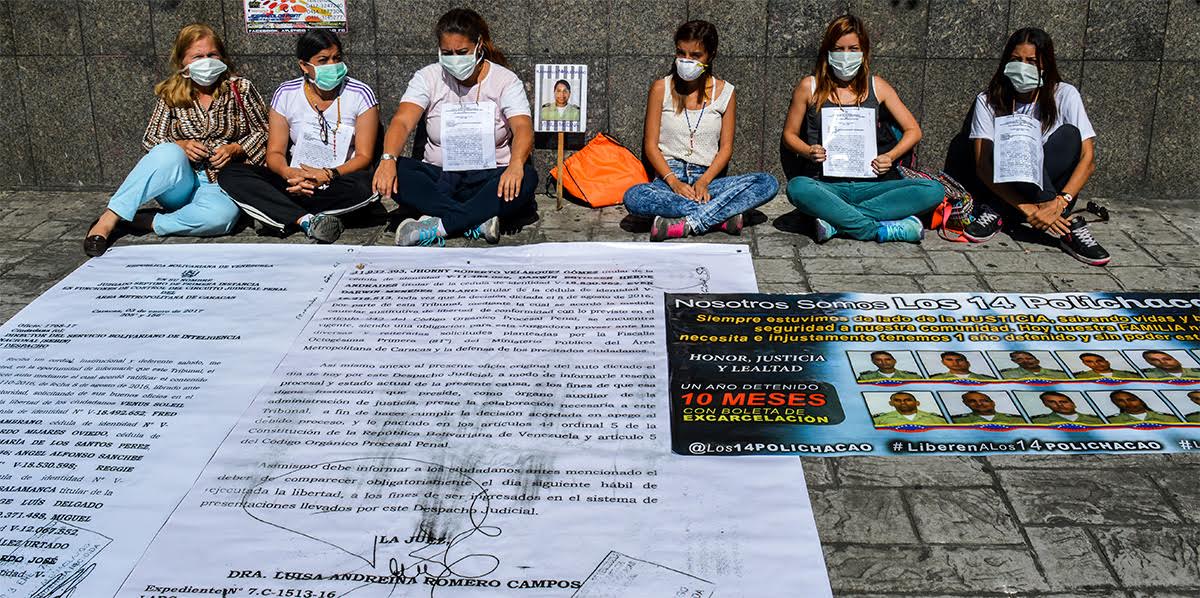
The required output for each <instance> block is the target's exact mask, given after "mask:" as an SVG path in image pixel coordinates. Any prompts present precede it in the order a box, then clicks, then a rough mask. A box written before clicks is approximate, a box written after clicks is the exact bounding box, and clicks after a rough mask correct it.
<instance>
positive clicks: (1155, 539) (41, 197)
mask: <svg viewBox="0 0 1200 598" xmlns="http://www.w3.org/2000/svg"><path fill="white" fill-rule="evenodd" d="M106 199H107V196H106V195H105V194H103V193H96V192H25V191H21V192H3V191H0V322H2V321H4V320H7V319H8V318H10V317H12V315H13V314H15V313H16V312H17V311H18V310H20V308H21V307H22V306H24V305H25V304H27V303H29V302H30V301H32V300H33V299H34V298H35V297H37V296H38V295H39V294H40V293H41V292H42V291H44V290H46V289H47V288H49V287H50V286H52V285H54V284H55V283H56V282H57V281H58V280H60V279H61V278H62V277H64V276H66V275H67V274H68V273H70V272H71V271H72V270H74V269H75V268H76V267H77V266H79V265H80V264H81V263H83V262H84V260H85V259H86V258H85V256H84V255H83V251H82V249H81V240H82V238H83V235H84V233H85V231H86V230H87V228H88V225H89V223H90V222H91V220H92V218H94V217H95V216H96V215H98V214H99V213H100V211H101V210H102V209H103V205H104V202H105V201H106ZM539 203H540V205H541V206H542V211H541V215H542V218H541V220H540V221H539V222H537V223H535V224H533V225H530V226H527V227H525V228H524V229H523V230H522V231H521V232H520V233H518V234H516V235H512V236H508V237H505V238H504V240H503V241H502V243H504V244H518V243H540V242H550V241H582V240H589V241H644V240H646V227H647V225H646V223H641V222H635V221H634V219H632V218H630V217H628V215H627V213H626V212H625V210H624V209H623V208H621V207H612V208H605V209H602V210H591V209H587V208H584V207H580V206H577V205H572V204H568V205H567V207H566V208H565V209H564V210H562V211H561V212H559V211H555V210H554V202H553V200H552V199H550V198H545V197H541V198H539ZM1105 203H1106V204H1107V205H1108V207H1109V208H1110V209H1112V211H1113V216H1112V220H1111V221H1110V222H1107V223H1097V224H1095V225H1093V231H1094V232H1095V234H1096V237H1097V238H1098V239H1099V240H1100V241H1101V243H1103V244H1104V246H1105V247H1106V248H1108V250H1109V251H1110V252H1111V253H1112V254H1113V264H1112V265H1111V266H1110V267H1108V268H1094V267H1089V266H1084V265H1082V264H1080V263H1078V262H1076V261H1075V260H1072V259H1070V258H1069V257H1067V256H1066V255H1064V254H1063V253H1062V252H1061V251H1059V250H1058V248H1057V247H1053V246H1045V245H1042V244H1039V243H1038V242H1037V240H1036V239H1032V238H1020V239H1014V238H1012V237H1009V236H1007V235H1001V236H999V237H997V238H995V239H993V240H992V241H991V242H989V243H987V244H984V245H967V244H958V243H949V242H945V241H942V240H940V239H937V238H936V237H934V238H927V239H926V240H925V241H924V242H923V243H922V244H921V245H919V246H918V245H908V244H902V243H893V244H888V245H878V244H874V243H862V242H854V241H844V240H834V241H832V242H830V243H828V244H825V245H816V244H814V243H813V242H812V240H811V239H810V238H809V237H808V236H806V235H802V234H797V233H796V232H795V231H796V230H797V228H798V227H799V226H800V223H799V219H798V218H797V216H796V214H794V213H793V212H792V209H791V206H790V205H789V204H788V203H787V201H786V200H785V199H784V198H782V197H780V198H776V199H775V201H773V202H771V203H769V204H768V205H766V206H764V207H763V208H761V210H760V213H759V214H757V215H756V217H755V218H754V219H753V220H752V222H754V223H755V224H754V225H753V226H751V227H749V228H748V229H747V230H746V231H744V232H743V234H742V236H741V237H731V236H728V235H725V234H723V233H716V234H710V235H707V236H704V237H701V238H698V239H689V240H686V241H683V242H717V243H746V244H749V245H750V246H751V247H752V249H753V253H754V263H755V271H756V272H757V275H758V281H759V287H760V289H761V290H763V291H764V292H781V293H803V292H810V291H817V292H840V291H859V292H885V293H886V292H921V291H996V292H1056V291H1111V290H1126V291H1191V292H1195V291H1198V290H1200V250H1198V249H1197V242H1200V216H1197V215H1196V213H1195V211H1194V209H1192V208H1191V206H1193V205H1194V204H1195V202H1194V201H1178V202H1171V203H1154V202H1146V201H1132V200H1128V199H1123V200H1109V201H1106V202H1105ZM378 215H379V218H376V219H373V220H369V221H365V222H361V223H353V225H352V226H351V227H350V228H349V229H348V230H347V231H346V234H345V235H344V236H343V237H342V240H341V242H342V243H350V244H381V245H387V244H390V243H391V239H392V234H391V231H390V229H388V228H387V227H385V225H384V224H382V223H381V222H382V221H383V218H384V217H383V213H382V208H381V210H380V212H379V214H378ZM392 226H394V224H393V225H392ZM635 231H636V232H635ZM197 242H200V243H204V242H218V243H220V242H238V243H256V242H264V243H281V242H283V243H302V242H306V240H305V239H303V238H302V237H301V236H299V235H293V236H291V237H289V238H286V239H278V238H273V237H262V236H258V235H256V234H255V231H254V230H252V229H249V228H247V229H244V230H242V231H240V232H239V233H238V234H236V235H233V236H230V237H224V238H217V239H208V240H195V239H187V238H178V239H166V240H163V239H159V238H157V237H155V236H153V235H147V236H143V237H125V238H122V239H121V240H120V241H119V242H118V244H127V243H138V244H145V243H197ZM479 243H482V242H479ZM450 244H451V245H466V244H467V242H465V241H451V242H450ZM804 467H805V474H806V476H807V478H808V487H809V494H810V496H811V498H812V502H813V506H814V509H815V511H816V515H817V525H818V527H819V529H820V533H821V538H822V542H823V544H824V548H825V557H826V560H827V563H828V566H829V574H830V578H831V579H832V581H833V587H834V593H835V594H836V595H837V596H839V597H854V598H868V597H882V596H922V597H931V598H942V597H945V598H949V597H983V596H1037V597H1046V598H1049V597H1054V598H1074V597H1091V598H1101V597H1103V598H1116V597H1122V598H1149V597H1151V596H1153V597H1157V598H1184V597H1192V598H1194V597H1196V596H1200V456H1191V455H1168V456H1137V455H1132V456H1110V455H1102V456H1047V457H1030V456H1006V457H986V458H985V457H978V458H966V457H961V458H948V457H918V458H911V459H904V458H862V457H859V458H850V457H847V458H833V459H804ZM758 515H761V516H769V514H758ZM746 516H755V515H754V514H747V515H746ZM795 595H796V596H797V598H803V596H804V595H805V594H804V592H803V590H802V589H797V592H796V594H795Z"/></svg>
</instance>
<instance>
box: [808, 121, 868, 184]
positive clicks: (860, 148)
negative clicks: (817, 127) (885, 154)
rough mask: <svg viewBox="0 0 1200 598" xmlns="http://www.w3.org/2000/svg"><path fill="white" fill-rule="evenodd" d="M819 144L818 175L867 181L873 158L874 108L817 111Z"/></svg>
mask: <svg viewBox="0 0 1200 598" xmlns="http://www.w3.org/2000/svg"><path fill="white" fill-rule="evenodd" d="M821 145H822V147H824V148H825V161H824V162H822V163H821V174H823V175H825V176H828V177H843V178H858V179H871V178H875V171H874V170H872V169H871V161H872V160H874V159H875V156H876V155H877V153H876V152H877V146H876V143H875V109H874V108H858V107H846V108H843V107H826V108H822V109H821Z"/></svg>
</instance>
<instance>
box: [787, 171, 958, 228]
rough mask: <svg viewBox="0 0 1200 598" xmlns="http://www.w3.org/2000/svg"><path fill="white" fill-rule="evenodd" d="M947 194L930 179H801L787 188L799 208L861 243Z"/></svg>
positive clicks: (926, 207) (925, 208)
mask: <svg viewBox="0 0 1200 598" xmlns="http://www.w3.org/2000/svg"><path fill="white" fill-rule="evenodd" d="M945 194H946V190H945V188H943V187H942V184H941V183H939V182H937V181H930V180H927V179H900V180H893V181H856V182H838V183H833V182H825V181H818V180H816V179H813V178H809V177H806V176H798V177H796V178H794V179H792V180H790V181H788V186H787V196H788V201H790V202H792V205H794V206H796V209H798V210H800V211H801V212H804V213H805V214H808V215H809V216H814V217H816V218H820V219H821V220H824V221H825V222H828V223H829V224H832V225H833V227H834V228H836V229H837V230H838V231H839V232H841V233H844V234H845V235H847V236H849V237H851V238H853V239H858V240H860V241H873V240H875V238H876V235H877V234H878V232H879V223H880V222H881V221H883V220H900V219H901V218H907V217H909V216H912V215H914V214H920V213H921V212H925V211H928V210H931V209H933V207H934V206H936V205H938V204H939V203H941V201H942V197H943V196H945Z"/></svg>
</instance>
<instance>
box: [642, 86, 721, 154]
mask: <svg viewBox="0 0 1200 598" xmlns="http://www.w3.org/2000/svg"><path fill="white" fill-rule="evenodd" d="M666 85H667V88H666V89H665V90H664V93H663V105H662V125H661V126H660V127H659V130H658V150H659V151H661V152H662V154H663V157H664V158H667V159H671V158H674V159H676V160H683V161H684V162H687V163H689V164H699V165H701V166H708V165H709V164H712V161H713V159H714V158H716V157H717V150H718V149H719V148H720V145H721V121H722V120H724V117H725V109H726V108H728V107H729V100H730V98H732V97H733V84H732V83H730V82H728V81H725V82H724V83H723V85H722V87H721V95H719V96H717V98H716V99H714V100H712V101H711V102H709V104H708V106H706V107H705V108H704V109H703V110H684V111H683V112H679V113H676V112H675V100H674V98H673V97H672V95H671V77H667V78H666ZM692 131H695V136H694V137H693V135H692Z"/></svg>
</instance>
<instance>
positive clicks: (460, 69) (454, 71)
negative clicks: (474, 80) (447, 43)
mask: <svg viewBox="0 0 1200 598" xmlns="http://www.w3.org/2000/svg"><path fill="white" fill-rule="evenodd" d="M438 62H440V63H442V68H444V69H446V72H447V73H450V76H451V77H454V78H455V79H458V80H459V81H462V80H463V79H467V78H470V76H471V73H474V72H475V67H476V65H478V64H479V63H480V62H483V56H480V55H479V46H475V52H473V53H471V54H441V53H439V54H438Z"/></svg>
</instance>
